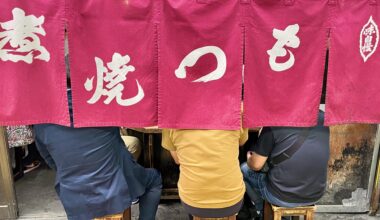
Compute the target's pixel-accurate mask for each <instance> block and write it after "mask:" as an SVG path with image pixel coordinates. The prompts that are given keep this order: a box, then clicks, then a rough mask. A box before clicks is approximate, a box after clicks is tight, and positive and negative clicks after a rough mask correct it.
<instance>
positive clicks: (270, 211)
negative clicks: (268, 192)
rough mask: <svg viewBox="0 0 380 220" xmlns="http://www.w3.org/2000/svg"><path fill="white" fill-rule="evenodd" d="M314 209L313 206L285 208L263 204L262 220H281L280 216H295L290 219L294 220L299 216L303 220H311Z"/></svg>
mask: <svg viewBox="0 0 380 220" xmlns="http://www.w3.org/2000/svg"><path fill="white" fill-rule="evenodd" d="M315 209H316V207H315V205H312V206H302V207H295V208H285V207H278V206H275V205H271V204H269V203H267V202H265V207H264V220H272V219H273V220H281V217H282V216H295V217H293V218H292V219H295V220H298V219H299V216H304V219H305V220H313V219H314V212H315Z"/></svg>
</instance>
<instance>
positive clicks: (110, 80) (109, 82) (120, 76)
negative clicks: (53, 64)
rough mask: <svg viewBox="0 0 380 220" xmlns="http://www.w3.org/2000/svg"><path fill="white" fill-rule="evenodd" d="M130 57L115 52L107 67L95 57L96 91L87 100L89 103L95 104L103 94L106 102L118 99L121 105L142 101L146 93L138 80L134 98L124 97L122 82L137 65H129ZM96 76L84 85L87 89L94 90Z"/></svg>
mask: <svg viewBox="0 0 380 220" xmlns="http://www.w3.org/2000/svg"><path fill="white" fill-rule="evenodd" d="M129 61H130V57H129V56H128V55H125V56H121V55H120V54H119V53H114V54H113V56H112V62H109V63H107V67H105V66H104V63H103V60H102V59H100V58H98V57H95V63H96V69H97V81H96V82H97V83H96V87H95V92H94V94H93V96H92V97H91V99H89V100H88V101H87V103H89V104H95V103H96V102H98V101H99V99H100V98H101V97H102V96H106V97H107V98H106V99H105V100H104V104H107V105H108V104H110V103H111V101H112V100H114V99H116V102H117V104H119V105H121V106H131V105H135V104H137V103H138V102H140V101H141V100H142V99H143V98H144V96H145V94H144V90H143V89H142V87H141V85H140V83H139V82H138V80H136V83H137V88H138V91H137V95H135V96H134V97H132V98H128V99H123V98H122V96H123V93H122V92H123V90H124V86H123V84H122V82H124V81H125V80H126V79H127V74H128V73H129V72H134V71H135V67H134V66H132V65H128V63H129ZM93 80H94V77H92V78H91V79H88V78H87V80H86V82H85V84H84V87H85V89H86V90H87V91H89V92H90V91H92V90H93V89H94V87H93Z"/></svg>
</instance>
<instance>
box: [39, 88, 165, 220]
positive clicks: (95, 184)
mask: <svg viewBox="0 0 380 220" xmlns="http://www.w3.org/2000/svg"><path fill="white" fill-rule="evenodd" d="M68 99H69V108H70V118H71V123H72V122H73V117H72V116H73V115H72V105H71V91H70V90H68ZM33 129H34V133H35V140H36V146H37V148H38V150H39V152H40V153H41V156H42V157H43V158H44V159H45V161H46V163H47V164H48V165H49V166H50V167H51V168H52V169H54V170H56V171H57V174H56V183H55V189H56V191H57V194H58V196H59V198H60V200H61V202H62V204H63V207H64V208H65V211H66V214H67V217H68V219H69V220H89V219H93V218H97V217H103V216H106V215H111V214H118V213H122V212H123V211H124V210H125V209H127V208H128V207H130V206H131V203H132V201H134V200H136V199H139V210H140V215H139V219H140V220H154V219H155V215H156V211H157V207H158V204H159V202H160V197H161V189H162V179H161V175H160V174H159V172H158V171H157V170H155V169H153V168H144V167H142V166H140V165H139V164H138V163H137V162H136V161H135V159H133V157H132V155H131V153H130V152H129V151H128V150H127V148H126V147H125V144H124V142H123V140H122V138H121V135H120V131H119V128H118V127H88V128H74V127H73V126H71V127H65V126H60V125H55V124H38V125H34V126H33Z"/></svg>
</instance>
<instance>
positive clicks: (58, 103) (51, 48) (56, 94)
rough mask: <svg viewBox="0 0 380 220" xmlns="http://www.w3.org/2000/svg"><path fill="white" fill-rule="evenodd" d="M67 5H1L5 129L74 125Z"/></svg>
mask: <svg viewBox="0 0 380 220" xmlns="http://www.w3.org/2000/svg"><path fill="white" fill-rule="evenodd" d="M63 38H64V1H61V0H57V1H45V0H35V1H28V0H18V1H13V0H2V1H1V4H0V69H1V73H0V75H1V80H0V97H1V98H0V125H25V124H38V123H56V124H61V125H69V124H70V120H69V116H68V107H67V95H66V74H65V67H64V55H63V46H64V42H63Z"/></svg>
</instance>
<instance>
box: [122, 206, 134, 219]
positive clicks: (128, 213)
mask: <svg viewBox="0 0 380 220" xmlns="http://www.w3.org/2000/svg"><path fill="white" fill-rule="evenodd" d="M131 218H132V217H131V207H129V208H127V209H126V210H125V211H124V213H123V220H131Z"/></svg>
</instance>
